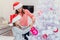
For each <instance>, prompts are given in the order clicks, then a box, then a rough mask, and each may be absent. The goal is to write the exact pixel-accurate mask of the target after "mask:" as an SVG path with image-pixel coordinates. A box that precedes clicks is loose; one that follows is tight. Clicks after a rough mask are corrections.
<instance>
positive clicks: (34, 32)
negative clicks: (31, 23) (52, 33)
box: [30, 27, 38, 35]
mask: <svg viewBox="0 0 60 40" xmlns="http://www.w3.org/2000/svg"><path fill="white" fill-rule="evenodd" d="M30 32H31V33H32V34H33V35H37V34H38V30H37V29H36V28H35V27H32V28H31V30H30Z"/></svg>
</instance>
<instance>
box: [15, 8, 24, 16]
mask: <svg viewBox="0 0 60 40" xmlns="http://www.w3.org/2000/svg"><path fill="white" fill-rule="evenodd" d="M15 14H19V12H18V10H16V11H15ZM21 14H22V16H23V15H24V14H25V12H24V10H23V8H22V11H21Z"/></svg>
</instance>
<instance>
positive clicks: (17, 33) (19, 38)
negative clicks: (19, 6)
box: [11, 15, 31, 40]
mask: <svg viewBox="0 0 60 40" xmlns="http://www.w3.org/2000/svg"><path fill="white" fill-rule="evenodd" d="M20 19H21V16H20V15H15V16H14V18H12V23H11V24H13V27H12V32H13V35H14V37H15V40H24V39H25V36H26V35H27V36H29V31H30V29H31V27H25V28H24V27H22V26H21V25H20V24H19V21H20ZM26 40H28V38H27V39H26Z"/></svg>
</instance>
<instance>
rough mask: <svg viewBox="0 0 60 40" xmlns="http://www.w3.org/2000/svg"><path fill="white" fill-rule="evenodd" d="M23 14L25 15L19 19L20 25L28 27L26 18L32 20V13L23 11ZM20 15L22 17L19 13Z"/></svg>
mask: <svg viewBox="0 0 60 40" xmlns="http://www.w3.org/2000/svg"><path fill="white" fill-rule="evenodd" d="M24 12H25V14H24V15H23V17H22V18H21V19H20V25H22V26H28V17H30V18H33V17H34V15H33V14H32V13H30V12H29V11H28V10H27V9H25V11H24ZM20 15H22V14H21V13H20Z"/></svg>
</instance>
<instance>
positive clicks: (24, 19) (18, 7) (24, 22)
mask: <svg viewBox="0 0 60 40" xmlns="http://www.w3.org/2000/svg"><path fill="white" fill-rule="evenodd" d="M13 9H14V10H15V11H16V12H15V14H13V15H20V16H21V19H20V20H19V23H18V24H19V25H20V26H21V29H26V28H28V27H32V26H33V24H34V22H35V17H34V15H33V14H32V13H30V12H29V11H28V10H27V9H23V5H22V4H21V3H20V2H15V3H14V4H13ZM28 17H30V18H31V19H32V23H31V24H28ZM14 25H15V24H14ZM27 31H28V30H27ZM26 35H28V36H29V31H28V32H27V33H25V34H23V37H24V38H25V39H26V40H28V38H27V37H26Z"/></svg>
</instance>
